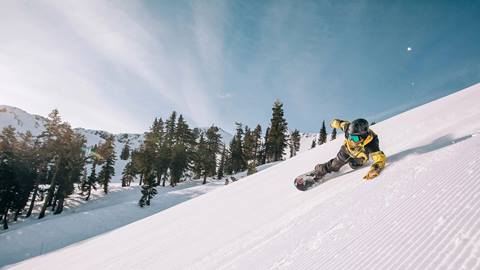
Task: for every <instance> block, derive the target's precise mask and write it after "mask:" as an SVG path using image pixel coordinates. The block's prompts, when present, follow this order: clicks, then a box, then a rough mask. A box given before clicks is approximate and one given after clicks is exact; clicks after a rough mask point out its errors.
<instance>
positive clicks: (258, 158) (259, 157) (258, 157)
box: [253, 125, 263, 165]
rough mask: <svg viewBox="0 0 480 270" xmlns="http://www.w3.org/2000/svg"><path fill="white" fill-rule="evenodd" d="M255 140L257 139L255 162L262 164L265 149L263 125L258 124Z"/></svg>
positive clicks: (254, 135) (254, 131)
mask: <svg viewBox="0 0 480 270" xmlns="http://www.w3.org/2000/svg"><path fill="white" fill-rule="evenodd" d="M253 140H254V141H255V146H254V159H255V163H256V164H257V165H258V164H262V149H263V143H262V126H260V125H257V126H256V127H255V129H254V130H253Z"/></svg>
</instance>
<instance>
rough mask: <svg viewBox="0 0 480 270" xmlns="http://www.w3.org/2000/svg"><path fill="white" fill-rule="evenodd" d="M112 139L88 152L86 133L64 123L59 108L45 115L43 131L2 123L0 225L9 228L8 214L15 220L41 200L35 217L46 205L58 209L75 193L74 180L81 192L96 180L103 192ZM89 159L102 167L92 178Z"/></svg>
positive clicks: (109, 167)
mask: <svg viewBox="0 0 480 270" xmlns="http://www.w3.org/2000/svg"><path fill="white" fill-rule="evenodd" d="M113 143H114V142H113V139H112V138H107V140H106V142H105V143H104V144H101V145H99V146H98V147H97V150H96V151H97V152H95V153H92V154H91V155H88V156H87V155H86V152H85V144H86V139H85V137H84V136H83V135H81V134H78V133H76V132H75V131H74V130H73V129H72V128H71V126H70V125H69V124H68V123H66V122H63V121H62V120H61V118H60V115H59V112H58V110H53V111H52V112H51V113H50V114H49V116H48V119H47V120H46V124H45V131H43V132H42V133H41V134H40V135H39V136H33V135H32V134H31V133H30V132H28V131H27V132H26V133H25V134H22V133H17V132H16V130H15V128H13V127H11V126H9V127H5V128H4V129H3V130H2V132H1V134H0V221H1V222H2V224H3V228H4V229H7V228H8V221H9V219H13V220H14V221H16V220H17V218H18V216H19V215H20V214H22V212H24V211H26V217H29V216H30V215H31V214H32V211H33V209H34V208H35V203H37V202H39V201H40V202H43V204H42V205H41V208H40V212H39V215H38V218H43V217H44V216H45V214H46V212H47V209H48V208H50V211H51V212H53V214H54V215H56V214H60V213H62V211H63V207H64V202H65V199H66V198H67V197H68V196H69V195H71V194H72V193H73V192H74V190H75V186H74V184H75V183H81V186H82V192H83V191H88V194H89V190H90V189H91V188H95V182H97V180H98V183H100V184H101V185H103V187H104V191H105V192H107V190H108V183H109V182H110V180H111V177H112V175H113V171H112V168H113V163H114V158H115V153H114V151H113ZM112 157H113V158H112ZM88 162H93V163H94V164H96V165H97V166H101V170H100V173H99V177H98V179H97V178H95V179H96V181H95V182H89V179H88V178H86V177H85V176H86V175H85V173H84V172H85V165H86V164H87V163H88ZM93 168H95V166H93ZM82 181H83V182H82ZM88 196H89V195H88ZM88 196H87V199H88Z"/></svg>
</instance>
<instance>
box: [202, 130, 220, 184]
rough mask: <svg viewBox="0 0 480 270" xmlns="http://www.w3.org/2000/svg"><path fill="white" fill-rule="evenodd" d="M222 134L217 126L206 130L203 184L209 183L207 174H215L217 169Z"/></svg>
mask: <svg viewBox="0 0 480 270" xmlns="http://www.w3.org/2000/svg"><path fill="white" fill-rule="evenodd" d="M221 139H222V136H221V135H220V133H219V129H218V127H216V126H211V127H210V128H209V129H208V130H207V132H206V146H207V147H206V155H205V159H204V160H205V163H204V164H205V165H204V175H203V184H206V183H207V176H214V175H215V172H216V169H217V154H218V153H219V152H220V144H221Z"/></svg>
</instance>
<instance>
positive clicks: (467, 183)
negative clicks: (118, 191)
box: [8, 84, 480, 270]
mask: <svg viewBox="0 0 480 270" xmlns="http://www.w3.org/2000/svg"><path fill="white" fill-rule="evenodd" d="M479 101H480V84H477V85H474V86H472V87H469V88H467V89H465V90H463V91H460V92H457V93H455V94H452V95H449V96H447V97H444V98H441V99H439V100H436V101H434V102H431V103H428V104H426V105H423V106H420V107H418V108H415V109H413V110H410V111H407V112H405V113H402V114H400V115H397V116H395V117H392V118H390V119H388V120H385V121H383V122H381V123H378V124H376V125H375V126H374V127H373V130H374V131H375V132H376V133H377V134H378V135H379V136H380V144H381V145H380V146H381V148H382V150H383V151H384V152H385V153H386V155H387V156H388V163H387V167H386V169H385V170H384V172H382V174H381V175H380V176H379V177H377V178H376V179H374V180H372V181H368V182H366V181H364V180H362V176H363V175H364V174H366V172H367V170H368V168H366V167H365V168H361V169H358V170H356V171H352V170H351V169H349V168H344V169H343V170H342V171H341V172H340V173H339V174H337V175H336V177H333V179H331V180H330V181H328V182H326V183H324V184H323V185H321V186H319V187H317V188H315V189H312V190H310V191H307V192H300V191H298V190H296V189H295V188H294V187H293V183H292V182H293V179H294V177H295V176H297V175H299V174H300V173H303V172H305V171H308V170H310V169H312V168H313V166H314V165H315V164H317V163H320V162H325V161H327V160H328V159H330V158H331V157H334V156H335V154H336V153H337V151H338V148H339V147H340V145H341V144H342V139H341V138H339V139H337V140H334V141H330V142H328V143H327V144H324V145H322V146H319V147H316V148H315V149H312V150H310V151H305V152H303V153H301V154H299V155H297V156H296V157H294V158H292V159H289V160H287V161H284V162H281V163H279V164H278V165H276V166H273V167H271V168H269V169H266V170H264V171H261V172H259V173H257V174H254V175H251V176H249V177H246V178H244V179H242V180H241V181H237V182H235V183H233V184H231V185H228V186H225V187H224V188H220V189H216V190H214V191H212V192H210V193H207V194H206V195H203V196H199V197H197V198H195V199H192V200H189V201H187V202H184V203H182V204H179V205H177V206H175V207H172V208H169V209H167V210H165V211H162V212H160V213H158V214H155V215H152V216H150V217H147V218H145V219H142V220H139V221H137V222H134V223H132V224H129V225H127V226H125V227H122V228H119V229H117V230H115V231H111V232H109V233H106V234H103V235H100V236H97V237H95V238H92V239H89V240H86V241H83V242H81V243H78V244H75V245H71V246H69V247H66V248H63V249H60V250H57V251H55V252H52V253H49V254H46V255H44V256H40V257H36V258H32V259H30V260H27V261H24V262H21V263H19V264H17V265H14V266H12V267H11V268H8V269H65V268H66V267H68V268H69V269H116V270H122V269H159V268H162V269H163V268H168V269H439V268H442V269H479V268H480V260H479V254H480V207H479V206H480V185H479V183H478V181H479V178H480V121H478V119H480V106H478V103H479ZM85 229H87V228H85ZM18 244H19V245H20V244H21V243H18Z"/></svg>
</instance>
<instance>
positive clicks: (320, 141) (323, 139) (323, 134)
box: [318, 121, 327, 145]
mask: <svg viewBox="0 0 480 270" xmlns="http://www.w3.org/2000/svg"><path fill="white" fill-rule="evenodd" d="M326 142H327V129H326V128H325V121H323V122H322V128H321V129H320V136H319V137H318V145H321V144H324V143H326Z"/></svg>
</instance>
